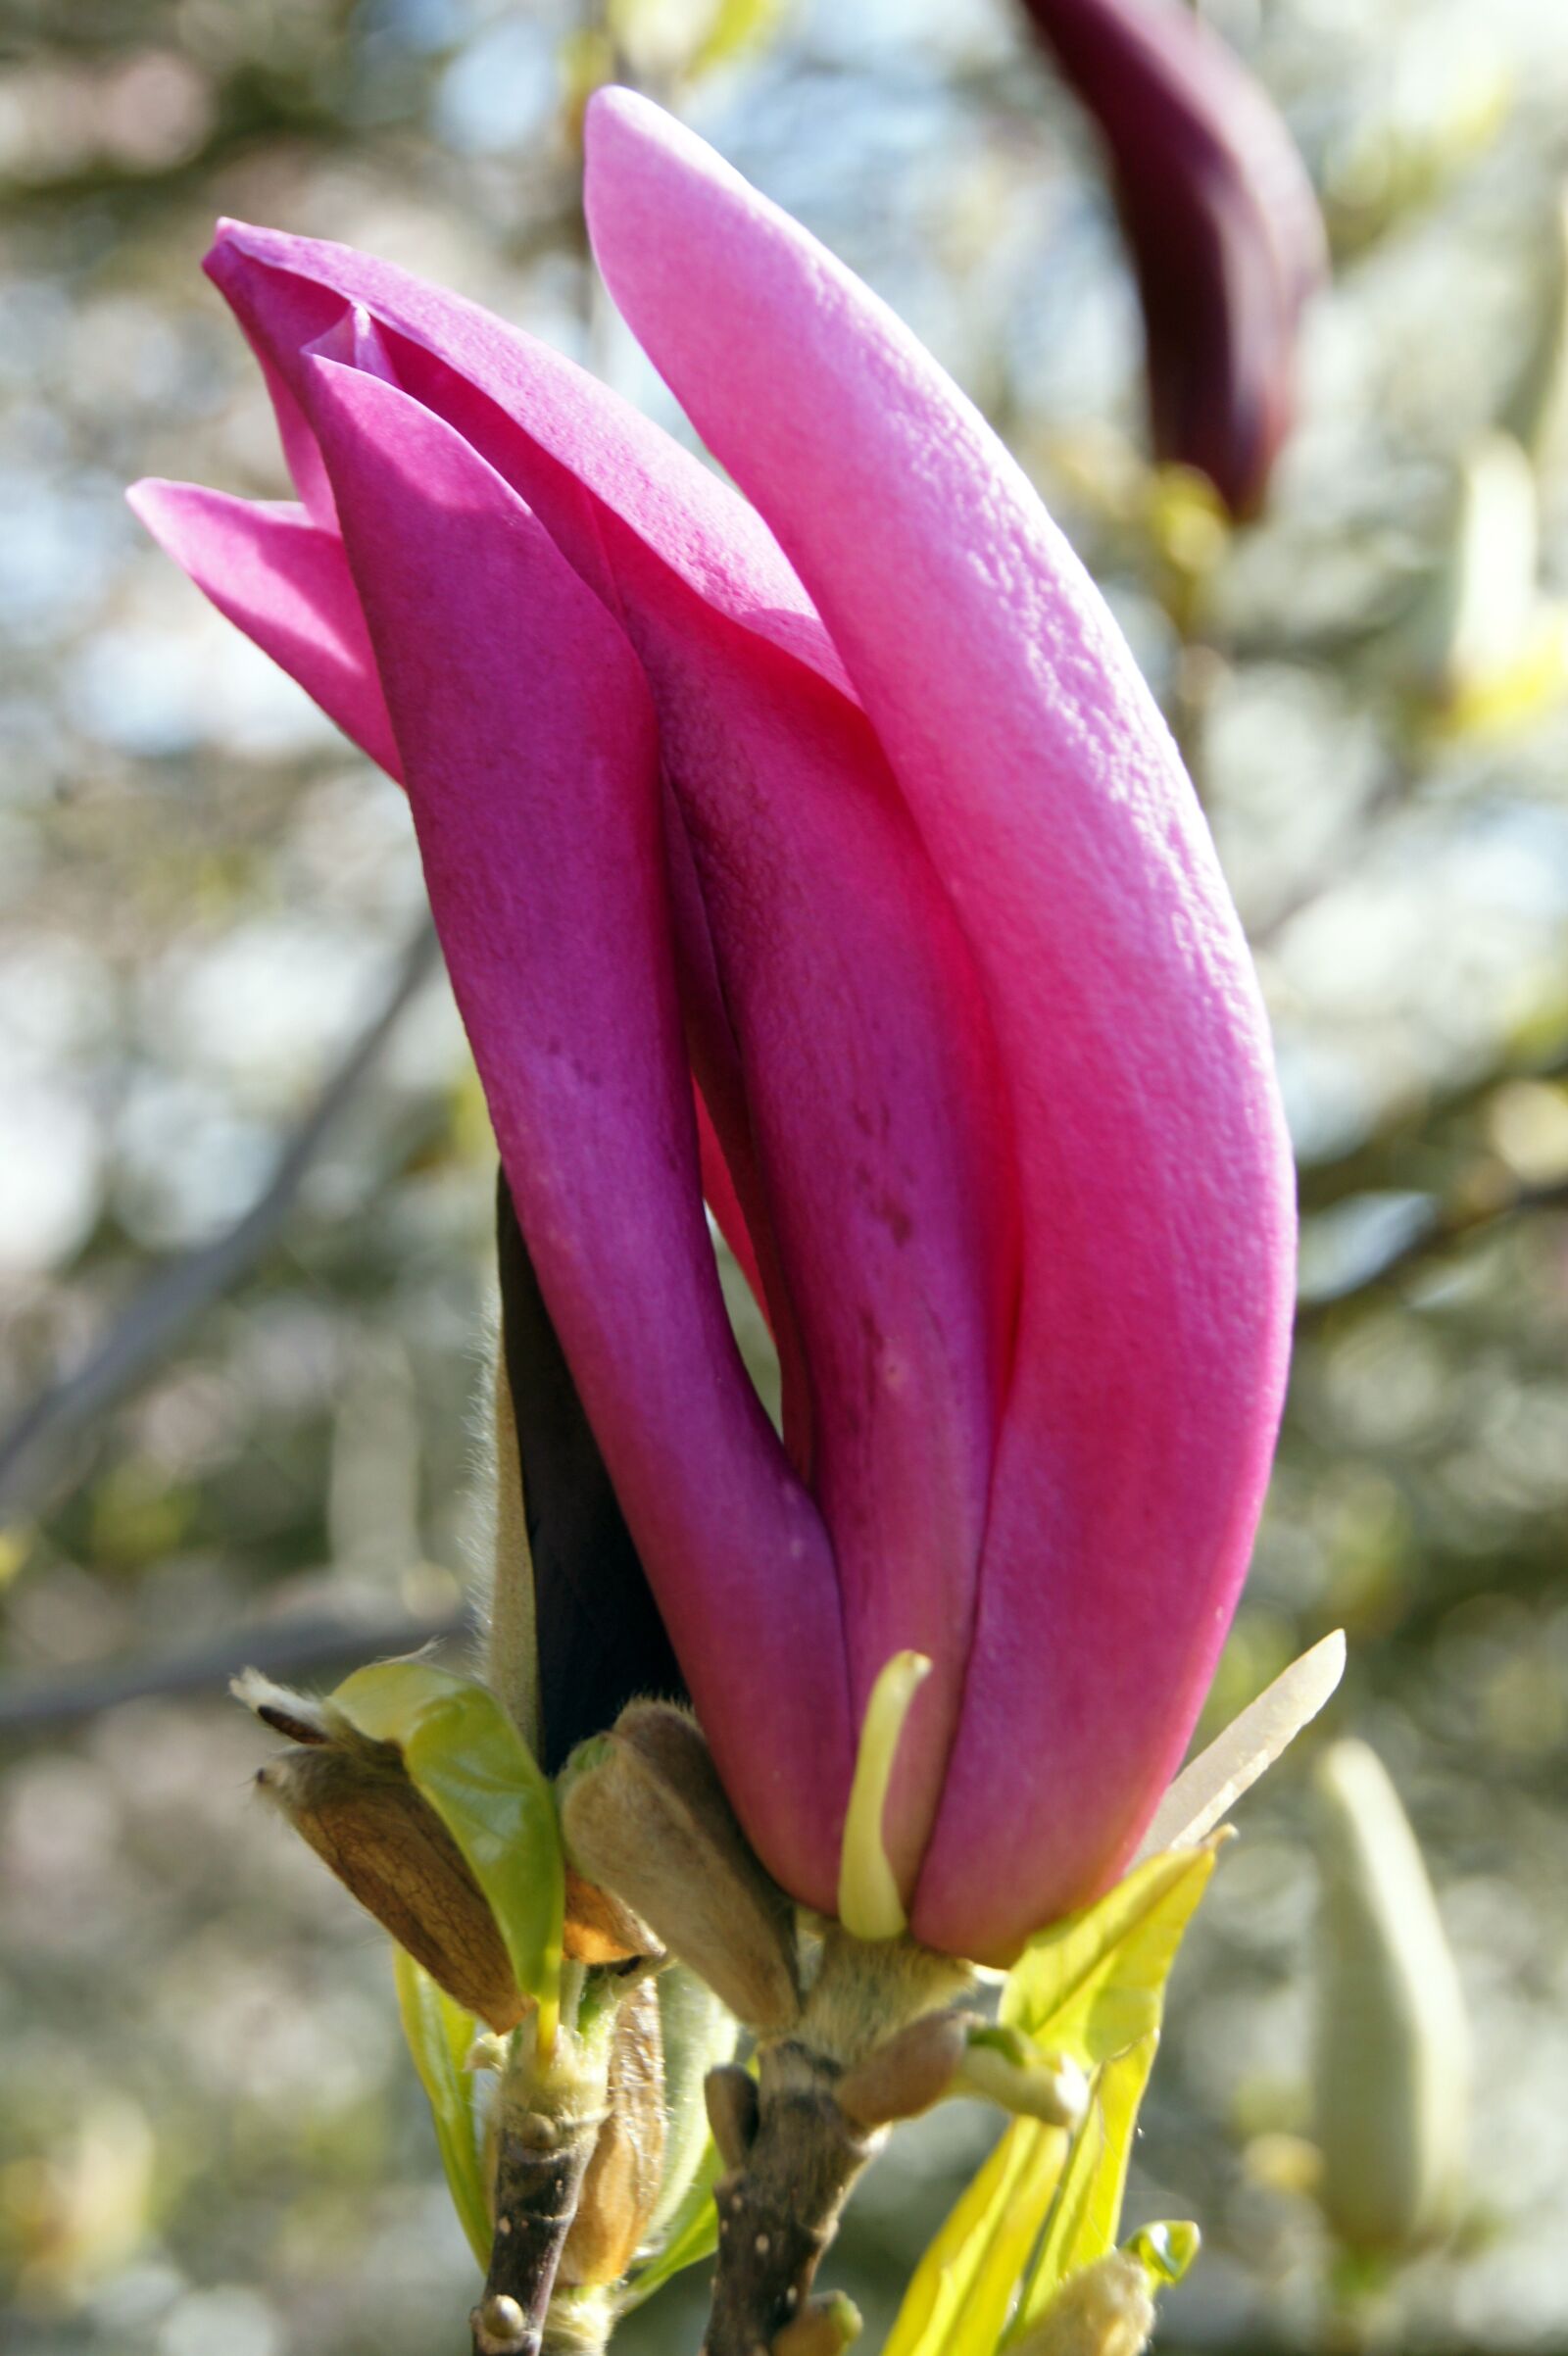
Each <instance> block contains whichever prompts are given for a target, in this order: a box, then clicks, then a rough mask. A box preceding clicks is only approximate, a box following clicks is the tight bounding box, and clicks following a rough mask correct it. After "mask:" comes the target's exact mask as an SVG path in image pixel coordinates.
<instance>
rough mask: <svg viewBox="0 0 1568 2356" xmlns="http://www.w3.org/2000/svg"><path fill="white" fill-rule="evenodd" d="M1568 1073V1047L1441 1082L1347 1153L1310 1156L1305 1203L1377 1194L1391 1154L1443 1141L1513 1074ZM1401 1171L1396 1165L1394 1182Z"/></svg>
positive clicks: (1318, 1205)
mask: <svg viewBox="0 0 1568 2356" xmlns="http://www.w3.org/2000/svg"><path fill="white" fill-rule="evenodd" d="M1565 1078H1568V1048H1560V1049H1558V1050H1557V1051H1556V1052H1555V1053H1554V1054H1553V1055H1550V1056H1548V1057H1546V1058H1545V1059H1544V1060H1542V1061H1540V1062H1535V1063H1530V1062H1517V1063H1511V1062H1504V1063H1502V1064H1500V1065H1498V1064H1493V1065H1490V1066H1489V1067H1488V1069H1487V1070H1486V1071H1483V1072H1477V1073H1474V1074H1472V1075H1469V1076H1467V1077H1466V1078H1464V1079H1462V1080H1457V1081H1454V1082H1452V1083H1450V1084H1448V1085H1447V1086H1444V1087H1440V1088H1435V1089H1434V1090H1433V1091H1432V1093H1431V1094H1430V1095H1429V1096H1426V1097H1424V1098H1422V1099H1421V1100H1420V1102H1419V1103H1416V1104H1403V1105H1398V1106H1396V1108H1395V1109H1394V1110H1393V1111H1392V1112H1390V1113H1389V1114H1388V1115H1387V1116H1386V1117H1385V1118H1384V1120H1383V1121H1382V1122H1381V1123H1380V1124H1379V1125H1378V1127H1377V1128H1376V1129H1374V1130H1373V1131H1372V1133H1371V1135H1370V1136H1368V1137H1363V1138H1361V1139H1360V1140H1359V1141H1358V1142H1357V1143H1356V1144H1355V1145H1353V1146H1350V1147H1348V1149H1347V1150H1346V1151H1345V1152H1344V1153H1335V1154H1331V1155H1328V1156H1326V1157H1325V1158H1324V1159H1323V1160H1321V1161H1309V1162H1306V1163H1304V1164H1303V1165H1302V1168H1301V1203H1302V1207H1303V1209H1307V1210H1327V1209H1328V1208H1330V1206H1331V1205H1332V1204H1334V1203H1343V1202H1345V1201H1346V1200H1347V1199H1348V1197H1349V1196H1351V1195H1364V1194H1375V1193H1377V1192H1379V1191H1380V1190H1383V1189H1386V1188H1387V1187H1388V1186H1389V1185H1390V1183H1391V1173H1390V1168H1389V1162H1390V1157H1391V1155H1397V1154H1400V1153H1411V1152H1413V1151H1415V1150H1417V1149H1421V1148H1427V1147H1433V1146H1435V1145H1436V1144H1437V1143H1438V1140H1437V1139H1436V1137H1435V1134H1434V1133H1435V1132H1436V1131H1438V1130H1440V1129H1450V1128H1458V1127H1460V1126H1461V1125H1462V1124H1463V1123H1464V1122H1465V1121H1466V1120H1467V1119H1468V1118H1469V1117H1470V1116H1471V1115H1472V1114H1474V1113H1476V1112H1478V1111H1479V1110H1480V1109H1481V1107H1482V1105H1484V1104H1486V1102H1487V1100H1488V1099H1489V1098H1490V1097H1492V1096H1494V1095H1495V1093H1496V1091H1497V1090H1498V1089H1499V1088H1502V1087H1505V1086H1506V1085H1507V1084H1508V1082H1509V1081H1512V1080H1543V1081H1546V1082H1548V1083H1549V1082H1551V1081H1554V1080H1562V1079H1565ZM1398 1176H1399V1173H1398V1171H1397V1170H1395V1172H1394V1173H1393V1182H1397V1179H1398Z"/></svg>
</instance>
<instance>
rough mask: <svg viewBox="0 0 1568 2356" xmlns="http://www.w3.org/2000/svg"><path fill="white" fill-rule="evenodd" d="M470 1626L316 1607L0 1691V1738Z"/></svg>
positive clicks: (452, 1612) (465, 1613) (327, 1665)
mask: <svg viewBox="0 0 1568 2356" xmlns="http://www.w3.org/2000/svg"><path fill="white" fill-rule="evenodd" d="M473 1625H474V1620H473V1614H472V1612H471V1610H470V1609H469V1608H468V1607H466V1606H461V1605H460V1606H458V1607H456V1608H449V1609H447V1610H443V1611H438V1612H397V1613H386V1614H384V1615H381V1616H376V1615H373V1614H370V1613H368V1612H364V1611H349V1610H336V1611H334V1610H332V1609H331V1608H330V1607H329V1606H323V1607H322V1608H321V1609H319V1610H318V1611H311V1612H300V1613H298V1614H296V1615H294V1616H292V1617H290V1618H287V1619H277V1620H263V1621H260V1622H258V1623H257V1624H255V1625H254V1626H251V1627H243V1628H229V1629H225V1630H224V1631H223V1633H222V1635H221V1636H216V1637H214V1638H213V1639H212V1640H211V1642H210V1643H208V1644H198V1645H193V1646H192V1647H191V1648H190V1650H188V1651H185V1652H176V1653H174V1654H172V1656H169V1657H166V1658H163V1659H159V1658H149V1657H148V1656H147V1655H145V1654H142V1655H140V1656H138V1657H137V1658H136V1659H134V1660H128V1661H123V1662H116V1663H115V1664H113V1665H112V1666H108V1667H105V1666H94V1667H92V1668H90V1669H76V1670H72V1671H71V1672H69V1673H68V1674H65V1675H62V1676H58V1677H50V1678H38V1679H35V1680H28V1681H27V1682H26V1683H23V1682H22V1681H20V1680H14V1681H12V1682H11V1683H9V1684H7V1685H5V1686H0V1739H3V1738H7V1737H16V1736H24V1737H25V1736H28V1735H35V1734H43V1733H47V1732H49V1731H52V1730H53V1729H54V1728H56V1727H61V1726H69V1725H71V1724H73V1722H74V1721H76V1720H79V1719H82V1718H91V1717H95V1716H96V1715H97V1714H98V1712H99V1711H100V1710H109V1709H117V1708H118V1707H119V1706H120V1704H121V1703H122V1702H124V1701H144V1700H150V1699H153V1698H155V1697H159V1696H162V1695H164V1694H171V1693H222V1692H223V1691H224V1689H225V1688H226V1686H227V1684H228V1681H229V1679H230V1678H231V1677H237V1676H238V1674H239V1672H240V1671H241V1669H260V1670H262V1672H263V1673H264V1674H265V1675H266V1676H268V1677H276V1678H289V1677H298V1676H302V1675H304V1674H306V1673H307V1672H309V1671H313V1670H314V1671H319V1672H325V1671H328V1670H333V1669H341V1668H348V1667H352V1666H356V1665H357V1664H358V1663H360V1662H361V1661H367V1660H384V1659H387V1658H394V1659H395V1658H397V1657H398V1656H399V1655H400V1654H402V1653H405V1652H417V1650H418V1649H419V1647H420V1645H421V1644H438V1643H442V1642H445V1641H446V1640H447V1639H448V1638H451V1637H457V1636H464V1635H466V1634H467V1633H469V1632H470V1631H471V1630H472V1628H473Z"/></svg>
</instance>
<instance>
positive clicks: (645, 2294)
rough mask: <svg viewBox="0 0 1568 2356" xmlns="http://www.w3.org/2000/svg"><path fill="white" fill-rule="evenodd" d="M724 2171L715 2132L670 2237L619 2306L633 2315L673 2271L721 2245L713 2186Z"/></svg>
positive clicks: (686, 2265)
mask: <svg viewBox="0 0 1568 2356" xmlns="http://www.w3.org/2000/svg"><path fill="white" fill-rule="evenodd" d="M722 2174H723V2162H722V2161H721V2160H720V2158H719V2156H718V2147H717V2145H716V2144H715V2143H714V2141H713V2138H712V2136H711V2135H710V2136H709V2138H708V2143H707V2146H706V2148H705V2149H704V2152H703V2156H702V2158H701V2159H700V2160H699V2161H698V2163H697V2169H696V2173H695V2174H694V2175H693V2177H692V2180H691V2182H690V2184H688V2185H687V2187H686V2190H685V2193H684V2195H683V2196H682V2198H681V2201H680V2205H679V2206H678V2207H677V2209H676V2210H675V2213H674V2215H673V2216H672V2217H671V2218H670V2221H669V2239H668V2240H667V2241H666V2242H665V2243H664V2246H663V2248H662V2250H661V2251H660V2252H659V2254H658V2256H657V2257H655V2258H650V2259H649V2261H648V2264H647V2265H646V2266H645V2267H644V2268H643V2269H642V2271H641V2273H640V2274H639V2275H638V2276H637V2277H636V2279H635V2281H634V2282H632V2283H631V2284H630V2286H629V2287H628V2288H627V2289H626V2290H625V2291H624V2292H623V2293H622V2295H621V2298H620V2300H619V2302H618V2309H619V2312H620V2313H621V2314H622V2315H629V2314H630V2313H631V2310H632V2309H633V2308H634V2307H640V2306H641V2305H642V2303H643V2301H644V2299H648V2298H652V2297H653V2294H654V2292H655V2291H656V2290H660V2289H662V2287H663V2285H664V2284H665V2283H666V2282H668V2281H669V2279H670V2277H671V2275H678V2274H680V2273H681V2272H682V2271H683V2269H684V2268H686V2267H688V2266H695V2265H697V2263H698V2262H699V2260H700V2259H703V2258H708V2257H711V2255H712V2253H713V2251H714V2250H715V2249H717V2247H718V2210H717V2208H716V2207H715V2206H714V2203H713V2186H714V2185H715V2184H717V2182H718V2180H719V2178H720V2176H721V2175H722Z"/></svg>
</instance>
